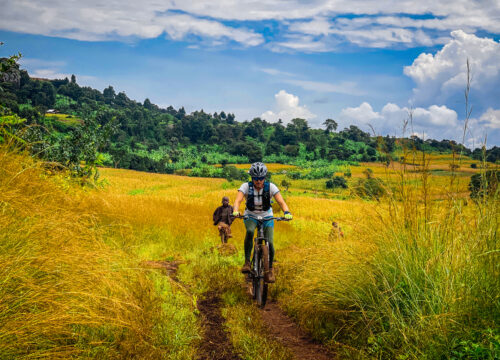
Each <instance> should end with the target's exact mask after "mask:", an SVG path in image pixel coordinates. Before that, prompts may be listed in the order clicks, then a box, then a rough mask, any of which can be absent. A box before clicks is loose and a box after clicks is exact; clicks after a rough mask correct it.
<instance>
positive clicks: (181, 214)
mask: <svg viewBox="0 0 500 360" xmlns="http://www.w3.org/2000/svg"><path fill="white" fill-rule="evenodd" d="M448 161H449V159H447V158H439V157H437V158H436V164H435V166H438V167H436V168H435V169H443V171H444V170H445V169H449V167H448V168H447V166H448ZM245 166H248V165H240V168H245ZM273 166H274V165H273ZM432 166H433V165H432V164H431V166H430V168H431V169H433V168H432ZM367 167H369V168H371V169H372V170H373V174H374V176H376V177H379V178H382V179H383V180H384V181H385V182H386V184H388V187H390V188H391V189H392V190H393V191H398V194H399V195H398V196H399V198H398V199H395V198H392V199H390V198H389V199H386V198H384V199H382V200H381V202H377V201H365V200H362V199H356V198H352V197H351V198H349V199H348V200H347V201H346V200H339V199H332V198H327V197H328V196H329V195H330V194H332V192H330V191H325V188H324V181H325V180H324V179H323V180H314V181H310V180H291V182H292V186H291V188H290V191H289V192H288V193H286V192H283V194H284V195H285V197H286V201H287V203H288V205H289V207H290V209H291V211H292V213H293V214H294V221H292V222H291V223H277V224H276V228H275V246H276V249H277V253H276V260H277V263H276V268H277V271H278V276H277V279H278V280H277V283H276V284H275V285H273V286H272V287H271V289H272V290H271V293H272V295H273V296H274V297H276V298H278V299H279V300H280V301H281V303H282V304H283V306H285V307H286V308H287V309H288V311H289V313H290V314H292V315H293V316H295V317H296V319H297V321H298V322H299V323H300V324H301V325H302V326H304V327H305V328H306V329H309V330H310V331H311V332H313V333H314V334H315V336H317V337H318V338H321V339H323V340H326V341H330V342H331V343H330V345H331V346H333V347H336V348H341V349H344V348H346V349H351V350H352V349H358V350H352V351H351V352H350V353H349V354H350V356H354V355H353V354H355V353H356V351H359V353H358V354H357V355H359V356H361V355H363V354H365V355H366V354H367V353H366V351H367V350H366V346H365V345H366V344H360V343H359V342H356V341H357V340H356V338H357V336H358V335H357V334H361V333H363V335H362V336H361V335H359V336H360V339H363V341H366V338H367V336H368V335H366V333H367V331H368V332H369V331H374V328H372V327H370V326H371V324H372V323H370V321H372V322H373V323H377V324H379V323H378V322H377V321H378V319H377V318H376V317H374V315H373V314H371V313H370V312H369V311H368V310H369V309H368V308H363V306H365V305H366V304H370V301H371V300H369V299H370V297H372V298H375V297H377V296H378V297H380V298H382V297H381V295H380V294H377V293H375V292H373V291H374V290H373V287H374V286H375V285H377V286H378V285H379V284H378V281H379V279H380V271H381V270H377V269H379V268H378V267H377V266H380V259H379V257H380V256H381V255H382V256H383V255H384V254H381V249H384V251H385V252H386V253H387V254H388V258H390V259H392V260H394V257H393V256H394V254H396V255H397V254H398V252H397V251H401V249H400V250H398V249H397V246H396V245H398V244H401V243H399V242H395V241H394V239H397V238H399V237H401V239H403V240H402V241H403V242H402V243H405V242H406V241H410V240H409V239H410V238H409V237H408V236H409V234H411V231H408V230H405V229H410V230H415V231H416V233H417V234H422V236H421V237H420V238H418V242H419V244H421V246H422V249H426V252H428V253H429V254H430V255H429V256H428V257H427V258H426V257H425V256H424V257H423V259H426V260H425V261H424V262H423V265H422V266H423V267H424V268H428V269H431V270H432V271H434V272H435V271H445V270H444V269H445V267H444V265H443V264H444V263H443V261H444V260H446V261H448V262H451V263H452V267H451V268H449V269H448V270H446V271H450V270H453V271H456V272H459V271H462V270H461V269H463V267H464V266H465V265H464V264H466V263H467V261H472V262H474V261H476V260H475V258H473V257H470V256H469V257H468V256H466V255H467V254H463V250H462V249H469V250H470V251H469V254H473V253H474V251H472V250H473V249H474V246H479V245H477V244H480V242H479V240H478V239H480V237H478V236H479V235H478V234H480V233H479V232H477V231H476V230H477V229H478V227H479V225H478V224H479V223H480V221H479V220H478V213H477V208H475V207H474V206H473V205H472V203H470V202H469V204H468V205H467V202H466V201H464V200H467V196H466V194H467V183H468V176H465V175H464V176H457V177H454V178H453V181H452V178H451V177H450V176H449V174H447V173H446V174H445V175H435V173H432V172H431V173H429V174H428V177H427V178H426V180H425V181H423V180H422V173H418V172H411V170H413V169H410V168H408V167H406V169H407V170H408V171H407V172H406V173H405V174H403V175H402V174H401V171H402V170H404V169H405V168H404V167H403V166H401V165H400V164H395V166H394V167H391V166H390V167H388V168H386V167H385V166H382V165H379V164H372V163H369V164H362V165H361V166H359V167H354V166H353V167H351V172H352V174H353V178H352V179H350V180H349V183H350V185H351V184H352V183H353V182H354V181H356V179H357V178H358V177H361V176H365V175H364V174H363V171H364V170H365V169H366V168H367ZM270 168H273V169H274V170H271V171H274V172H279V171H280V170H281V169H287V168H290V167H286V166H285V167H283V165H281V164H276V166H275V167H272V166H270ZM0 170H1V172H0V205H1V209H2V212H0V224H1V226H2V228H3V229H6V230H5V231H3V233H2V235H1V236H2V241H3V242H2V244H4V245H2V247H0V260H1V261H2V263H3V264H7V265H4V267H3V268H2V269H1V270H0V279H2V280H3V279H5V280H4V284H7V285H6V286H4V287H2V288H1V289H0V294H1V295H2V296H0V334H1V335H0V353H4V354H12V355H13V356H14V355H15V356H18V357H19V358H22V357H23V356H25V357H27V356H28V354H30V356H31V355H32V354H33V353H35V354H38V355H39V357H47V358H54V357H60V358H64V357H68V356H70V355H73V354H74V355H82V354H85V356H87V357H100V358H120V357H121V358H127V357H132V356H142V357H143V358H148V357H150V358H155V357H169V358H184V359H188V358H190V357H193V356H194V352H195V351H196V349H195V345H196V341H197V339H199V337H200V330H199V329H198V327H197V321H196V319H195V317H194V305H193V304H194V303H195V300H196V298H197V297H198V296H202V294H203V292H205V291H207V290H210V289H214V288H215V289H218V290H219V291H221V292H222V294H223V296H224V299H225V301H226V305H227V306H226V308H225V310H224V313H225V314H226V317H227V318H228V326H229V327H230V328H231V336H232V341H233V344H235V346H236V348H237V350H238V351H239V352H240V354H242V355H243V356H244V357H245V356H250V355H248V354H254V353H255V351H256V349H258V346H259V345H258V337H255V336H252V335H251V334H252V332H251V331H249V330H248V329H246V330H245V329H244V327H245V326H250V327H251V329H255V330H256V333H258V329H259V326H260V325H259V323H258V319H257V318H256V317H255V313H254V312H251V311H246V309H247V306H248V300H247V299H245V298H242V297H241V294H240V293H241V291H240V290H241V289H240V281H241V277H240V275H239V273H238V267H239V266H240V265H241V263H242V261H243V254H242V252H243V237H244V226H243V224H242V222H240V221H236V222H235V223H234V225H233V235H234V238H233V239H232V240H231V242H232V243H234V244H235V245H236V248H237V250H238V253H237V254H236V255H233V256H222V255H220V254H219V253H218V251H217V250H214V245H216V244H218V242H219V240H218V236H217V231H216V229H215V227H214V226H213V224H212V213H213V211H214V210H215V208H216V207H217V206H219V205H220V202H221V198H222V197H223V196H228V197H229V198H230V201H231V202H233V201H234V199H235V197H236V194H237V189H238V187H239V185H240V183H239V182H235V183H228V182H227V181H226V180H223V179H206V178H193V177H184V176H176V175H162V174H149V173H142V172H136V171H130V170H120V169H108V168H104V169H101V177H102V178H103V179H105V180H106V183H107V185H105V187H104V188H103V189H94V190H86V191H80V190H76V189H75V188H74V187H73V186H71V185H70V184H68V183H66V182H65V180H64V179H63V178H60V179H58V178H50V180H47V179H43V177H44V175H43V172H42V171H41V170H40V169H39V166H38V165H37V164H36V163H34V162H33V161H30V160H28V159H27V158H26V157H24V156H16V155H12V154H10V153H7V152H5V151H4V152H2V155H1V157H0ZM458 170H459V171H462V170H463V171H462V172H463V173H467V174H469V173H470V172H469V171H465V167H463V169H462V168H460V169H458ZM284 176H285V175H274V176H273V182H275V183H276V184H278V186H279V184H280V182H281V180H282V179H284ZM55 183H57V185H56V184H55ZM450 184H452V185H453V192H452V193H450V191H448V190H447V188H446V187H448V189H450V187H449V185H450ZM305 191H306V193H304V192H305ZM323 192H325V193H326V194H327V195H326V196H324V195H323ZM336 195H341V196H346V197H347V196H348V195H349V192H348V190H347V191H340V192H337V193H336ZM433 199H438V200H439V201H435V200H433ZM422 216H424V217H427V219H431V220H432V221H433V223H434V224H437V225H439V226H436V228H437V229H438V230H439V232H428V233H427V232H425V231H421V230H422V228H421V224H422ZM446 219H452V220H450V221H448V222H447V221H445V220H446ZM332 221H336V222H338V223H339V224H340V226H341V227H342V229H343V231H344V234H345V236H344V237H343V238H333V239H334V240H333V241H332V238H331V237H330V238H329V233H330V231H331V222H332ZM481 226H482V225H481ZM496 226H498V224H497V225H496ZM471 229H472V232H471V231H469V230H471ZM491 229H492V228H490V230H491ZM424 230H425V228H424ZM436 231H437V230H436ZM454 232H455V233H456V234H457V236H455V237H453V240H454V242H451V243H450V242H449V238H448V237H446V238H445V237H443V236H444V235H442V237H441V238H440V237H439V236H441V235H439V234H441V233H446V234H453V233H454ZM426 234H430V235H431V237H436V238H438V239H445V240H446V241H445V242H444V243H445V244H446V246H447V247H446V248H445V250H443V248H440V247H439V246H438V244H439V242H432V241H430V238H427V237H425V236H424V235H426ZM438 235H439V236H438ZM476 235H477V236H476ZM490 235H491V234H490ZM490 235H488V236H490ZM405 236H406V237H405ZM481 236H482V235H481ZM468 238H471V239H475V240H474V241H476V242H475V243H473V244H472V245H471V246H472V248H471V247H467V246H469V245H467V239H468ZM335 239H336V240H335ZM384 244H385V245H384ZM474 244H476V245H474ZM466 245H467V246H466ZM398 246H399V245H398ZM433 249H434V250H436V251H435V252H433V251H434V250H433ZM396 250H397V251H396ZM431 250H433V251H431ZM412 251H413V250H412ZM439 251H445V252H444V253H440V252H439ZM403 254H404V252H403ZM408 254H410V253H406V255H407V256H408V258H407V259H406V260H407V261H410V260H411V259H412V256H416V255H415V254H413V255H411V254H410V255H411V256H410V255H408ZM439 254H441V256H440V255H439ZM442 254H445V255H446V256H442ZM166 259H176V260H182V261H184V264H183V265H182V266H181V268H180V270H179V274H178V276H179V278H180V279H181V280H182V281H183V282H184V283H185V284H188V285H189V286H190V287H189V289H187V288H183V286H182V285H178V284H172V283H171V282H170V281H169V280H168V279H167V278H166V277H164V276H160V275H158V274H156V273H148V272H147V271H145V270H144V269H140V268H139V267H138V264H140V262H141V261H142V260H166ZM396 259H397V257H396ZM415 259H417V258H415ZM454 259H455V260H454ZM394 261H395V262H397V261H396V260H394ZM415 261H416V260H415ZM418 261H420V260H418ZM435 264H437V265H435ZM474 264H476V265H477V262H476V263H474ZM417 265H418V266H420V265H421V264H420V263H418V264H417ZM434 265H435V266H434ZM476 265H474V266H476ZM477 266H479V265H477ZM492 266H493V267H492V269H494V265H492ZM461 273H464V272H463V271H462V272H461ZM400 276H402V275H400ZM442 279H443V281H444V283H445V284H448V282H447V281H448V279H449V278H442ZM453 281H458V280H453ZM389 285H391V286H393V284H389ZM494 285H495V284H493V285H492V286H494ZM442 288H443V289H444V290H443V291H445V290H446V291H448V292H449V296H447V297H444V298H445V299H446V301H444V300H442V302H441V303H440V304H444V305H446V304H450V303H452V302H453V301H455V302H457V301H459V300H458V299H459V296H460V294H458V293H457V292H455V288H453V287H452V286H449V287H448V288H446V287H445V286H443V287H442ZM238 289H239V290H238ZM390 289H391V288H390V287H389V288H387V289H385V290H384V291H386V292H387V293H390ZM14 294H23V295H22V296H21V297H19V296H14ZM464 296H465V295H464ZM395 297H396V296H395ZM377 299H378V298H377ZM417 300H418V299H417ZM373 301H375V300H373ZM377 301H378V300H377ZM440 301H441V300H440ZM364 304H365V305H364ZM444 305H443V306H444ZM367 306H368V305H367ZM377 306H380V308H383V306H382V305H377ZM384 306H385V305H384ZM456 309H458V308H456ZM386 310H387V309H386ZM389 310H390V309H389ZM389 310H387V311H389ZM370 314H371V315H370ZM436 314H437V315H436ZM370 316H371V317H370ZM421 316H423V317H425V316H428V315H426V313H425V312H422V313H421ZM432 316H433V317H432V318H433V319H434V320H435V322H433V323H432V324H434V325H436V324H441V325H439V326H442V327H439V328H438V330H439V331H441V330H442V331H445V330H446V329H447V326H449V321H448V320H446V319H447V318H448V317H450V319H452V320H453V321H458V320H457V318H456V317H455V318H453V317H452V316H451V314H450V313H449V312H442V313H439V312H436V313H432ZM245 317H246V318H248V319H249V320H248V321H246V320H244V318H245ZM20 324H23V325H24V326H23V327H22V326H20ZM421 324H423V322H422V323H421ZM427 324H430V323H427ZM436 326H437V325H436ZM401 328H403V326H402V325H401ZM367 329H368V330H367ZM400 334H404V335H401V336H409V332H404V331H403V330H401V332H400ZM414 335H415V337H417V336H421V333H418V332H417V331H416V330H415V333H414ZM419 339H420V341H423V340H422V338H419ZM370 341H371V340H370ZM405 344H406V346H407V347H406V348H403V350H404V349H406V350H408V351H410V347H411V346H422V344H421V343H417V345H415V343H412V344H410V342H407V343H405ZM383 345H384V344H380V346H383ZM2 346H3V347H2ZM33 346H35V347H33ZM262 346H268V348H269V349H275V350H273V351H278V352H279V353H280V355H279V356H280V357H287V356H288V355H287V354H286V352H283V350H282V349H281V350H280V349H279V346H278V347H276V345H275V344H272V343H267V345H266V344H263V345H262ZM369 348H370V349H371V350H374V349H375V347H374V345H373V346H372V345H370V346H369ZM95 349H97V350H95ZM371 350H370V351H371ZM413 350H414V349H412V350H411V351H412V354H415V353H418V352H414V351H413ZM353 351H354V352H353ZM374 351H375V350H374ZM357 355H356V356H357ZM379 355H380V354H379ZM397 355H401V353H397ZM391 356H392V355H391ZM4 358H8V356H7V357H4ZM0 359H2V356H1V355H0Z"/></svg>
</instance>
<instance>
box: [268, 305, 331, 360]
mask: <svg viewBox="0 0 500 360" xmlns="http://www.w3.org/2000/svg"><path fill="white" fill-rule="evenodd" d="M261 314H262V320H263V321H264V324H265V325H266V327H267V329H268V331H269V335H270V336H272V337H273V338H274V339H275V340H276V341H278V342H280V343H281V344H283V345H284V346H285V347H287V348H288V349H289V350H290V351H291V352H292V353H293V355H294V358H295V359H297V360H298V359H301V360H330V359H338V357H337V356H336V355H335V354H332V353H331V352H330V351H328V349H327V348H326V347H325V346H324V345H321V344H319V343H317V342H315V341H313V340H312V339H311V338H310V337H309V336H308V335H307V334H306V333H304V332H303V331H302V330H301V329H300V328H299V327H298V326H297V324H296V323H295V322H294V321H293V320H292V319H291V318H290V317H289V316H287V315H286V314H285V313H284V312H283V310H281V308H280V307H279V306H278V304H277V303H276V302H268V303H267V304H266V307H265V308H264V309H263V310H262V311H261Z"/></svg>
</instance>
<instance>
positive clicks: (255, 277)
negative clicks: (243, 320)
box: [237, 215, 290, 308]
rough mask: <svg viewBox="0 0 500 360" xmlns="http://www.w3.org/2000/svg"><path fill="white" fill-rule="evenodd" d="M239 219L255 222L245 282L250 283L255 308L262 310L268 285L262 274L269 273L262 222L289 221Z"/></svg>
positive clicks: (272, 218) (266, 243)
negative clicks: (249, 265)
mask: <svg viewBox="0 0 500 360" xmlns="http://www.w3.org/2000/svg"><path fill="white" fill-rule="evenodd" d="M237 218H239V219H243V220H246V219H250V218H251V219H254V220H255V221H257V236H255V237H254V239H253V240H254V246H253V253H252V257H251V259H252V260H251V268H252V271H250V273H248V275H247V281H248V282H251V283H252V288H251V295H252V297H253V299H254V300H255V301H256V302H257V306H259V307H260V308H264V306H265V305H266V300H267V290H268V284H267V283H266V282H265V281H264V274H265V272H266V271H269V242H268V241H267V239H266V237H265V236H264V222H266V221H268V220H276V221H290V220H289V219H285V218H284V217H262V216H259V217H254V216H248V215H246V216H238V217H237Z"/></svg>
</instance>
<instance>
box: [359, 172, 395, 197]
mask: <svg viewBox="0 0 500 360" xmlns="http://www.w3.org/2000/svg"><path fill="white" fill-rule="evenodd" d="M354 193H355V194H356V195H358V196H360V197H363V198H368V199H376V200H378V199H379V198H380V197H382V196H384V195H385V194H386V193H387V191H386V189H385V184H384V182H383V181H382V180H380V179H377V178H372V177H370V178H367V179H359V180H358V182H357V184H356V186H355V187H354Z"/></svg>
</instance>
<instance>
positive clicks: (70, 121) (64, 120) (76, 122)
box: [45, 114, 83, 125]
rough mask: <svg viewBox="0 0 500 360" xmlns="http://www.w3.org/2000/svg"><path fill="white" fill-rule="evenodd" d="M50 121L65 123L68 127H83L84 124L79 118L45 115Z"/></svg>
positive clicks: (65, 115)
mask: <svg viewBox="0 0 500 360" xmlns="http://www.w3.org/2000/svg"><path fill="white" fill-rule="evenodd" d="M45 117H46V118H48V119H53V120H57V121H60V122H62V123H65V124H67V125H81V124H82V123H83V121H82V119H80V118H79V117H76V116H73V115H68V114H45Z"/></svg>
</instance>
